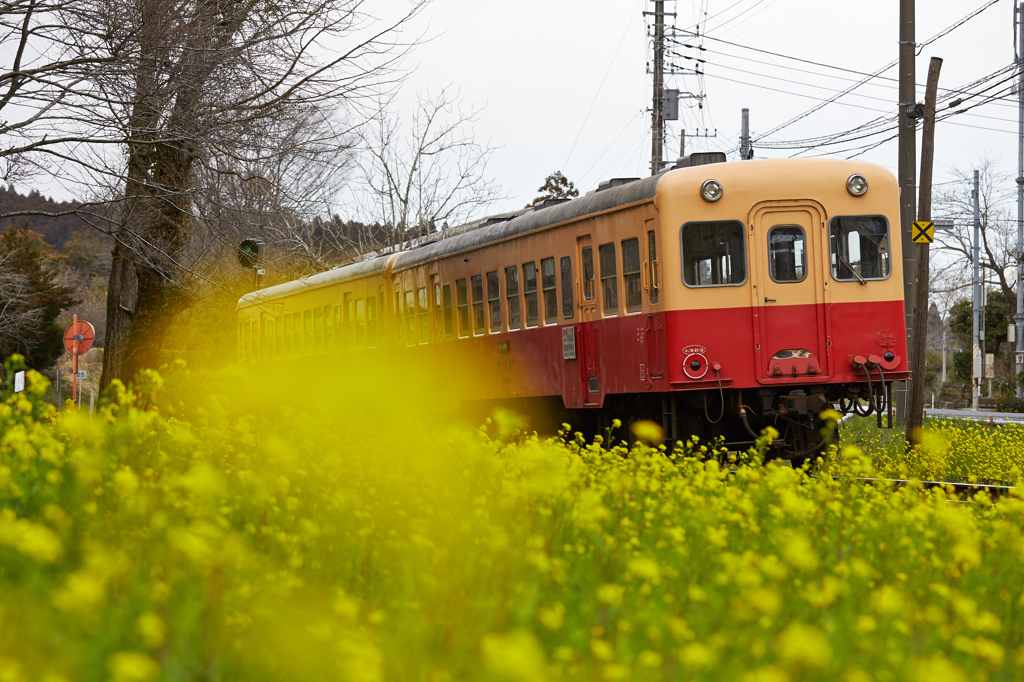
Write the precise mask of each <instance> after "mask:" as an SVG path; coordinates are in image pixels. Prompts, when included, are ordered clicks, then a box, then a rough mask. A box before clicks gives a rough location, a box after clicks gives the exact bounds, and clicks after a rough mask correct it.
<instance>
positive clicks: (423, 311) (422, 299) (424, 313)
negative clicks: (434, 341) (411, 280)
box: [416, 287, 430, 343]
mask: <svg viewBox="0 0 1024 682" xmlns="http://www.w3.org/2000/svg"><path fill="white" fill-rule="evenodd" d="M416 313H417V314H418V315H419V318H420V343H428V342H429V341H430V309H429V308H428V307H427V288H426V287H420V288H419V289H417V290H416Z"/></svg>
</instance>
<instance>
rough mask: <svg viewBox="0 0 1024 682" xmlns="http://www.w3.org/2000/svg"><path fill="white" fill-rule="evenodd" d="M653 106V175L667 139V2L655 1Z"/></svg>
mask: <svg viewBox="0 0 1024 682" xmlns="http://www.w3.org/2000/svg"><path fill="white" fill-rule="evenodd" d="M652 104H653V106H652V107H651V175H657V174H658V173H659V172H660V171H661V166H662V163H661V160H662V156H663V154H662V144H663V142H664V139H665V2H664V0H657V1H656V2H655V3H654V99H653V101H652Z"/></svg>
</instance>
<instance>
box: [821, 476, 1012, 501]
mask: <svg viewBox="0 0 1024 682" xmlns="http://www.w3.org/2000/svg"><path fill="white" fill-rule="evenodd" d="M833 478H834V479H835V480H837V481H840V480H846V479H845V478H844V477H843V476H834V477H833ZM854 480H855V481H858V482H862V483H886V484H890V485H896V486H897V487H899V486H905V485H911V484H918V483H919V484H920V485H922V486H924V487H925V488H943V489H945V490H946V491H947V492H948V493H953V494H955V495H956V497H957V498H960V499H964V498H970V497H974V496H975V495H977V494H978V493H981V492H986V493H988V495H989V497H991V498H993V499H995V498H999V497H1003V496H1005V495H1009V494H1010V493H1012V492H1013V491H1014V490H1017V487H1016V486H1011V485H990V484H987V483H950V482H948V481H912V480H910V479H904V478H856V479H854Z"/></svg>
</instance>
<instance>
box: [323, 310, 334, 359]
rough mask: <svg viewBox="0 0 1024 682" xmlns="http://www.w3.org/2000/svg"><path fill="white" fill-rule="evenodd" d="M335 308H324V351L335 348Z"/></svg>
mask: <svg viewBox="0 0 1024 682" xmlns="http://www.w3.org/2000/svg"><path fill="white" fill-rule="evenodd" d="M332 311H333V308H331V306H329V305H325V306H324V313H323V314H324V350H327V351H329V350H330V349H331V348H333V347H334V317H333V316H332V314H331V313H332Z"/></svg>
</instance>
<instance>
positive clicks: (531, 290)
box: [523, 263, 540, 327]
mask: <svg viewBox="0 0 1024 682" xmlns="http://www.w3.org/2000/svg"><path fill="white" fill-rule="evenodd" d="M523 293H524V294H525V295H526V326H527V327H536V326H537V322H538V320H539V319H540V311H539V310H538V309H537V264H536V263H523Z"/></svg>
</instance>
